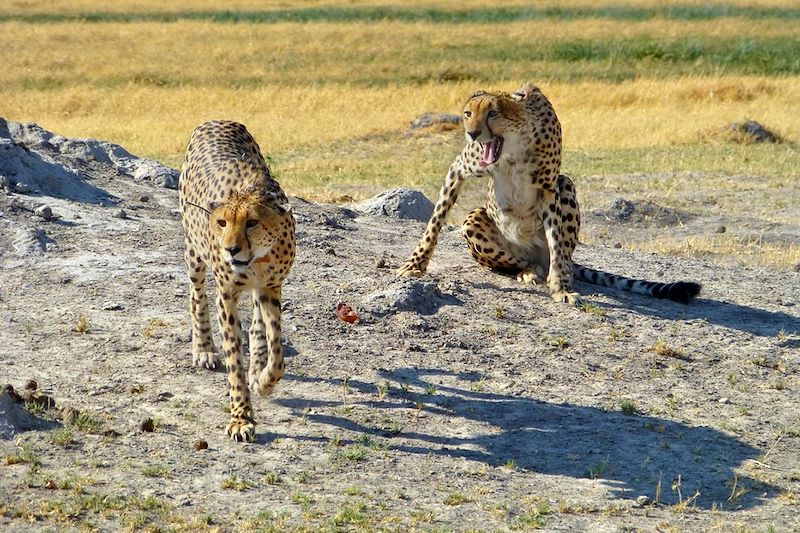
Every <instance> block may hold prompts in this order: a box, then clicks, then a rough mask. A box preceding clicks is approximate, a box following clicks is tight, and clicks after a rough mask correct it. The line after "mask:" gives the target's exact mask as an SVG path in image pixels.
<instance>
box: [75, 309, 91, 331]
mask: <svg viewBox="0 0 800 533" xmlns="http://www.w3.org/2000/svg"><path fill="white" fill-rule="evenodd" d="M89 327H90V325H89V317H87V316H86V315H83V314H81V315H78V318H76V319H75V323H74V324H73V325H72V331H74V332H75V333H80V334H84V333H89Z"/></svg>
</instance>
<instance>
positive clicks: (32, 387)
mask: <svg viewBox="0 0 800 533" xmlns="http://www.w3.org/2000/svg"><path fill="white" fill-rule="evenodd" d="M25 388H26V389H27V390H36V389H38V388H39V384H38V383H36V381H35V380H33V379H29V380H28V382H27V383H25Z"/></svg>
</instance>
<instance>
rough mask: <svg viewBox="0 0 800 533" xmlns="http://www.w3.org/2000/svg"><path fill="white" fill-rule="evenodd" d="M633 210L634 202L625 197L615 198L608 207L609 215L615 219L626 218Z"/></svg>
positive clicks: (634, 208) (634, 209) (634, 207)
mask: <svg viewBox="0 0 800 533" xmlns="http://www.w3.org/2000/svg"><path fill="white" fill-rule="evenodd" d="M634 211H636V206H635V205H634V203H633V202H631V201H630V200H626V199H625V198H615V199H614V201H613V202H611V207H609V208H608V214H609V216H610V217H611V218H613V219H616V220H628V219H629V218H630V217H631V215H632V214H633V212H634Z"/></svg>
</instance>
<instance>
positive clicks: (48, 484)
mask: <svg viewBox="0 0 800 533" xmlns="http://www.w3.org/2000/svg"><path fill="white" fill-rule="evenodd" d="M44 488H46V489H48V490H55V489H57V488H58V487H57V486H56V482H55V481H53V480H52V479H48V480H47V482H46V483H45V484H44Z"/></svg>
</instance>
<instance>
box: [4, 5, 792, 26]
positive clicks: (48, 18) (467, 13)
mask: <svg viewBox="0 0 800 533" xmlns="http://www.w3.org/2000/svg"><path fill="white" fill-rule="evenodd" d="M729 17H748V18H753V19H778V20H797V19H800V9H797V8H793V7H767V6H764V7H762V6H757V5H753V6H736V5H725V4H719V5H690V4H687V5H671V6H670V5H666V6H624V5H611V6H600V7H591V6H566V7H558V6H546V7H538V6H537V7H533V6H500V7H491V8H490V7H485V8H484V7H479V8H471V9H438V8H431V7H391V6H364V7H340V6H323V7H310V8H290V9H275V10H249V11H248V10H244V11H243V10H202V11H175V12H147V11H141V12H128V13H115V12H107V11H87V12H84V13H37V14H30V15H28V14H24V13H16V14H4V15H0V21H10V20H13V21H22V22H28V23H53V22H71V21H87V22H97V23H103V22H128V23H130V22H176V21H179V20H192V21H206V22H216V23H261V24H263V23H269V24H271V23H279V22H302V23H308V22H361V23H369V22H379V21H386V20H390V21H397V22H414V23H419V22H423V23H434V24H442V23H444V24H496V23H504V22H518V21H526V20H554V21H564V20H578V19H598V18H602V19H611V20H622V21H627V22H638V21H645V20H651V19H669V20H682V21H697V20H715V19H720V18H729Z"/></svg>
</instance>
